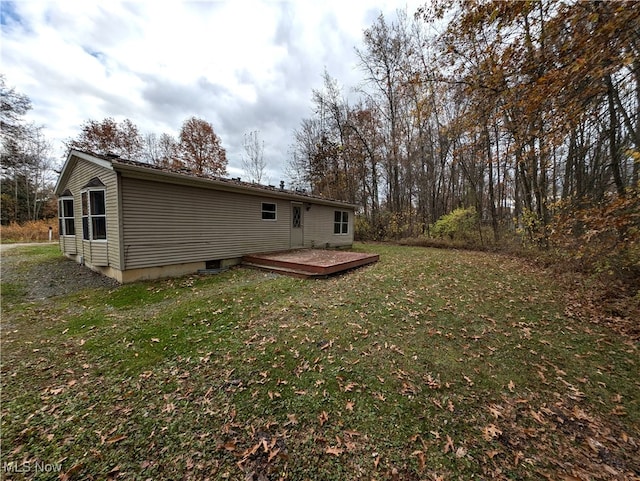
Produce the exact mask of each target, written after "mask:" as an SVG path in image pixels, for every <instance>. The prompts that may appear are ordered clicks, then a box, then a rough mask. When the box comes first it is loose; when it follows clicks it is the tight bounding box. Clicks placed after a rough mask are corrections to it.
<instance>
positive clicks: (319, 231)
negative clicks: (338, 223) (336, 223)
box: [304, 204, 353, 247]
mask: <svg viewBox="0 0 640 481" xmlns="http://www.w3.org/2000/svg"><path fill="white" fill-rule="evenodd" d="M337 210H339V211H346V212H348V213H349V233H348V234H334V233H333V220H334V213H335V211H337ZM304 215H305V222H304V245H305V247H325V246H327V245H328V246H329V247H340V246H350V245H352V244H353V210H352V209H349V208H344V207H330V206H324V205H318V204H313V205H312V206H311V208H310V209H309V211H307V212H305V213H304Z"/></svg>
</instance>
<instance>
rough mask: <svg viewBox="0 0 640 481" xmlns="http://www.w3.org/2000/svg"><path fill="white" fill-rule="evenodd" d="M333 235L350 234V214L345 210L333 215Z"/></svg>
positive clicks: (337, 211)
mask: <svg viewBox="0 0 640 481" xmlns="http://www.w3.org/2000/svg"><path fill="white" fill-rule="evenodd" d="M333 233H334V234H348V233H349V212H347V211H344V210H336V211H335V212H334V215H333Z"/></svg>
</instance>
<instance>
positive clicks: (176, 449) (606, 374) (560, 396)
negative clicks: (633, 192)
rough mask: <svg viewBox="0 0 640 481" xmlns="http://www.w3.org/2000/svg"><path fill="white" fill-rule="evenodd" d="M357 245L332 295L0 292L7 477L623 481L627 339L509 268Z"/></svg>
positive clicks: (553, 289)
mask: <svg viewBox="0 0 640 481" xmlns="http://www.w3.org/2000/svg"><path fill="white" fill-rule="evenodd" d="M43 249H44V251H46V252H45V253H47V252H48V255H44V254H43ZM47 249H48V250H47ZM356 249H357V250H360V251H365V252H375V253H378V254H380V256H381V259H380V262H378V263H377V264H374V265H372V266H368V267H365V268H362V269H359V270H356V271H353V272H350V273H348V274H346V275H342V276H338V277H334V278H330V279H325V280H313V281H310V280H298V279H292V278H288V277H280V276H275V275H271V274H266V273H263V272H260V271H253V270H247V269H233V270H230V271H228V272H225V273H223V274H220V275H217V276H210V277H198V276H194V277H183V278H180V279H173V280H162V281H155V282H144V283H135V284H130V285H125V286H122V287H119V288H116V289H112V290H108V289H106V288H103V289H92V290H84V291H82V292H79V293H77V294H73V295H67V296H61V297H56V298H52V299H48V300H47V301H29V302H27V301H26V300H25V299H24V297H23V296H22V293H23V289H21V288H20V286H18V285H15V284H11V285H8V286H6V289H7V290H6V293H7V297H6V298H5V297H4V296H5V287H4V286H3V306H2V307H3V314H2V462H3V468H2V470H3V477H4V478H6V479H23V478H24V479H58V477H59V476H60V475H61V474H62V479H94V480H98V479H100V480H103V479H142V480H146V479H154V480H156V479H171V480H177V479H212V480H214V479H243V480H256V481H257V480H266V479H268V480H276V479H289V480H305V479H309V480H345V479H366V480H369V479H376V480H383V479H389V480H422V479H424V480H451V479H460V480H467V479H514V480H515V479H541V480H544V479H549V480H585V481H586V480H600V479H612V480H613V479H616V480H618V479H638V476H640V405H639V404H640V399H639V394H638V393H639V392H640V377H639V376H638V374H639V372H640V357H639V353H638V346H637V343H635V342H633V341H630V340H628V339H625V338H624V337H622V336H620V335H619V334H617V333H615V332H613V331H611V330H609V329H608V328H607V327H604V326H601V325H600V324H599V323H597V322H595V319H590V318H588V317H585V316H583V315H580V312H581V311H580V306H578V302H579V301H578V300H577V299H575V300H572V299H571V293H568V292H567V290H566V289H565V288H563V287H562V286H561V285H560V284H558V283H557V282H556V281H554V279H552V278H550V277H551V276H549V274H548V273H545V272H543V271H537V270H536V269H534V268H532V267H531V266H527V265H525V264H523V263H522V262H521V261H519V260H517V259H511V258H508V257H504V256H497V255H491V254H486V253H474V252H464V251H447V250H431V249H424V248H409V247H397V246H387V245H362V244H361V245H357V246H356ZM17 251H18V250H17ZM18 252H20V253H21V255H25V253H26V252H27V250H19V251H18ZM7 255H14V253H13V252H10V253H8V254H7ZM58 255H59V254H58V253H57V248H56V247H55V246H54V247H46V248H40V249H39V250H38V252H37V256H35V257H34V260H33V261H32V262H44V261H47V259H49V260H48V261H49V262H50V259H51V257H52V256H58ZM23 268H25V267H23ZM25 269H26V268H25ZM25 272H26V271H25ZM5 463H8V464H5ZM25 468H26V469H25ZM47 468H48V469H47ZM19 470H22V471H26V472H23V473H17V472H15V471H19ZM12 471H13V472H12ZM47 471H49V472H47ZM56 471H59V472H56Z"/></svg>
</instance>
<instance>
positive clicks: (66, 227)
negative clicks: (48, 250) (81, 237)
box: [58, 197, 76, 236]
mask: <svg viewBox="0 0 640 481" xmlns="http://www.w3.org/2000/svg"><path fill="white" fill-rule="evenodd" d="M58 233H59V234H60V235H63V236H64V235H76V224H75V222H74V217H73V197H61V198H60V199H59V200H58Z"/></svg>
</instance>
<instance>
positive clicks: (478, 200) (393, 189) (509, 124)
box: [290, 0, 640, 246]
mask: <svg viewBox="0 0 640 481" xmlns="http://www.w3.org/2000/svg"><path fill="white" fill-rule="evenodd" d="M356 53H357V56H358V59H359V66H360V69H361V72H362V83H361V85H359V86H356V88H355V89H354V90H353V91H350V92H348V93H347V94H345V91H344V89H343V88H341V87H340V86H339V83H338V80H337V79H334V78H332V77H331V76H330V75H329V74H328V73H325V75H324V79H323V80H324V85H323V88H321V89H318V90H314V91H313V97H312V98H313V105H314V114H313V115H312V116H311V117H310V118H306V119H304V120H303V121H302V122H301V124H300V127H299V128H298V129H297V130H296V132H295V138H294V144H293V145H292V147H291V161H290V171H291V173H292V174H291V175H292V177H293V178H294V179H296V181H297V182H298V183H301V184H305V185H307V186H308V187H309V188H310V189H312V191H313V192H315V193H318V194H322V195H327V196H329V197H334V198H339V199H342V200H345V201H349V202H353V203H356V204H359V205H361V206H362V216H361V218H360V219H359V233H360V235H361V236H362V237H364V238H371V239H398V238H404V237H417V236H430V235H433V228H434V226H435V225H436V223H437V221H438V220H441V219H443V217H445V216H447V215H449V214H451V213H452V212H456V211H460V210H463V211H465V212H467V213H472V214H473V216H474V217H475V219H476V221H477V222H476V224H475V225H476V228H477V230H478V233H479V236H480V242H483V243H489V242H492V243H498V244H499V243H501V242H502V241H503V238H504V237H505V236H511V237H512V236H513V235H515V234H521V236H520V237H521V240H523V241H530V242H532V243H535V244H537V245H541V246H548V245H549V243H550V242H553V236H554V234H555V233H556V232H557V230H558V229H557V228H558V227H559V226H560V224H562V226H563V228H564V229H565V230H564V232H565V233H567V232H569V231H571V233H572V234H573V237H572V238H574V239H575V238H576V236H578V235H579V234H585V233H586V232H588V231H593V232H599V231H598V229H599V227H598V225H588V223H585V222H582V221H581V222H578V223H573V224H571V223H570V222H569V223H567V219H571V218H572V217H573V218H576V219H577V218H583V219H584V218H589V217H590V216H586V217H585V216H582V217H581V216H579V215H578V214H579V213H581V212H582V213H584V212H588V211H589V209H596V208H599V207H602V206H603V205H604V204H607V205H610V204H611V203H612V202H620V209H619V212H618V214H619V215H620V216H619V218H618V220H619V221H620V223H621V224H620V228H614V229H613V230H614V231H615V232H613V234H612V233H610V232H609V233H608V234H607V235H613V237H614V238H618V240H619V242H621V243H623V244H624V242H625V240H624V239H625V236H626V238H627V239H628V237H629V235H631V234H633V235H637V232H638V228H639V227H640V219H639V218H638V215H637V209H638V208H639V207H640V204H639V203H638V200H637V199H638V176H639V173H640V9H638V8H637V5H635V4H634V2H629V1H621V2H600V1H589V2H584V1H563V2H559V1H555V0H553V1H552V0H540V1H536V2H504V1H479V0H436V1H434V2H432V3H431V4H430V6H428V7H424V8H422V9H420V10H419V11H418V12H417V13H416V14H415V15H414V16H411V15H409V14H408V13H407V12H406V11H400V12H398V13H397V15H396V16H395V18H393V19H387V18H385V17H384V16H382V15H380V17H379V18H378V19H377V20H376V21H375V22H374V24H373V25H371V26H370V27H369V28H368V29H366V31H365V32H364V37H363V43H362V45H360V46H358V47H357V49H356ZM621 199H622V201H621ZM634 210H636V213H634ZM616 212H617V211H616ZM591 213H592V214H593V215H594V216H595V215H596V213H595V211H594V212H591ZM611 226H613V222H612V223H611ZM483 234H484V237H483ZM594 235H595V234H594ZM569 237H571V236H569ZM567 239H568V238H567ZM567 239H564V241H563V242H565V241H566V242H568V240H567ZM612 242H614V241H612Z"/></svg>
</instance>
